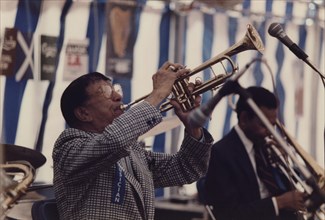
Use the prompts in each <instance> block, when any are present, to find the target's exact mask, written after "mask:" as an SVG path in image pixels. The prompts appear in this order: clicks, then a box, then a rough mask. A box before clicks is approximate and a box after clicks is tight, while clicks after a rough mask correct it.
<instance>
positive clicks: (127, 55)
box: [106, 1, 137, 78]
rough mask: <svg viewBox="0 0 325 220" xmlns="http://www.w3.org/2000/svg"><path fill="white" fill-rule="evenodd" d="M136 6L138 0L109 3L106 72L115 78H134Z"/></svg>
mask: <svg viewBox="0 0 325 220" xmlns="http://www.w3.org/2000/svg"><path fill="white" fill-rule="evenodd" d="M136 8H137V7H136V1H130V2H129V4H119V3H110V4H107V10H106V13H107V16H106V17H107V22H106V24H107V44H106V45H107V49H106V72H107V74H108V75H110V76H112V77H114V78H121V77H122V78H132V69H133V47H134V41H135V38H136V25H134V22H135V20H136V19H135V16H136V13H135V12H136Z"/></svg>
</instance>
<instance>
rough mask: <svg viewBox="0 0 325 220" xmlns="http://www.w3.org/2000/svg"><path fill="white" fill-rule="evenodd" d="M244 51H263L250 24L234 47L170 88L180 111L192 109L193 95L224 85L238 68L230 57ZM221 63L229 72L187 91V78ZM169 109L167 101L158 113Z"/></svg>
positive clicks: (169, 105) (260, 42)
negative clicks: (227, 66)
mask: <svg viewBox="0 0 325 220" xmlns="http://www.w3.org/2000/svg"><path fill="white" fill-rule="evenodd" d="M246 50H257V51H259V52H260V53H263V51H264V45H263V42H262V40H261V38H260V36H259V34H258V32H257V31H256V29H255V28H254V27H253V26H252V25H251V24H248V25H247V30H246V34H245V36H244V37H243V38H242V39H241V40H240V41H239V42H237V43H235V44H234V45H232V46H231V47H230V48H228V49H227V50H225V51H223V52H222V53H220V54H219V55H217V56H215V57H213V58H211V59H209V60H207V61H205V62H204V63H202V64H201V65H200V66H198V67H196V68H194V69H193V70H192V71H191V72H189V73H188V74H186V75H185V76H182V77H180V78H178V79H177V80H176V81H175V83H174V85H173V88H172V96H173V98H174V99H175V100H176V101H177V102H178V103H179V104H180V105H181V108H182V110H183V111H189V110H191V109H193V108H194V97H195V95H199V94H202V93H204V92H206V91H209V90H213V89H217V88H219V87H220V86H222V85H223V84H224V83H225V81H226V80H227V79H228V78H229V77H231V76H232V75H233V74H234V73H235V72H236V71H237V70H238V66H237V65H235V63H234V62H233V60H232V59H231V58H230V57H231V56H233V55H235V54H238V53H240V52H243V51H246ZM222 61H228V62H229V64H230V69H231V71H229V72H227V71H225V73H223V74H219V75H215V76H214V77H213V78H211V79H210V80H208V81H207V82H203V83H202V84H201V85H199V86H197V87H195V88H194V91H193V92H192V93H191V92H190V91H189V89H188V84H189V78H190V77H191V76H193V75H194V74H197V73H199V72H201V71H203V70H204V69H206V68H209V67H210V68H211V66H213V65H215V64H217V63H222ZM148 96H149V95H145V96H143V97H141V98H139V99H137V100H135V101H133V102H131V103H129V104H127V105H122V106H121V109H122V110H125V109H128V108H129V107H131V106H132V105H134V104H136V103H138V102H140V101H142V100H144V99H145V98H147V97H148ZM170 109H172V105H171V104H170V102H169V101H166V102H164V103H163V104H162V105H161V106H160V112H166V111H168V110H170Z"/></svg>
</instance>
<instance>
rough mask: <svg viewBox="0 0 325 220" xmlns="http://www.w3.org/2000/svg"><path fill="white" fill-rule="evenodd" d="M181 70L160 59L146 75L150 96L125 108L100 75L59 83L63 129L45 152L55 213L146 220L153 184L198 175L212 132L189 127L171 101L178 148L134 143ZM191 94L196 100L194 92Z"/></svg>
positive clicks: (79, 218)
mask: <svg viewBox="0 0 325 220" xmlns="http://www.w3.org/2000/svg"><path fill="white" fill-rule="evenodd" d="M188 72H189V70H188V69H185V68H183V66H181V65H180V64H173V63H169V62H166V63H164V64H163V66H162V67H161V68H160V69H159V70H158V71H157V72H156V73H155V74H154V75H153V77H152V79H153V90H152V92H151V93H150V95H149V96H148V97H147V98H145V100H144V101H143V102H141V103H139V104H137V105H135V106H134V107H132V108H130V109H129V110H128V111H125V112H124V111H123V110H122V109H121V106H122V104H123V103H122V96H121V95H120V94H119V93H118V91H116V90H114V88H113V86H112V83H111V81H110V80H109V79H108V78H107V77H105V76H104V75H103V74H100V73H96V72H95V73H89V74H86V75H83V76H81V77H79V78H77V79H76V80H74V81H73V82H72V83H71V84H70V85H69V86H68V87H67V88H66V89H65V91H64V92H63V95H62V97H61V111H62V114H63V116H64V118H65V120H66V122H67V124H68V125H69V127H70V128H67V129H66V130H64V131H63V132H62V134H61V135H60V137H59V138H58V139H57V141H56V143H55V146H54V150H53V161H54V182H53V186H54V191H55V197H56V200H57V206H58V211H59V214H60V219H62V220H65V219H66V220H89V219H112V220H113V219H146V220H153V219H154V210H155V206H154V189H155V188H157V187H169V186H179V185H183V184H188V183H192V182H194V181H195V180H197V179H198V178H199V177H201V176H202V175H204V173H205V172H206V170H207V167H208V160H209V156H210V150H211V145H212V141H213V140H212V137H211V135H210V134H209V133H208V132H207V131H206V130H205V129H204V128H201V127H193V126H189V124H188V115H189V112H182V110H181V108H180V106H179V104H178V103H177V102H176V101H174V100H171V104H172V105H173V106H174V109H175V113H176V114H177V116H178V117H179V119H180V120H181V121H182V122H183V124H184V126H185V137H184V140H183V143H182V146H181V147H180V150H179V151H178V152H177V153H176V154H173V155H172V154H165V153H156V152H151V151H146V150H145V149H144V147H145V146H144V144H143V143H140V142H138V141H137V139H138V137H139V136H140V135H142V134H144V133H145V132H147V131H148V130H150V129H151V128H153V127H154V126H155V125H157V124H158V123H159V122H161V120H162V115H161V113H160V111H159V110H158V107H159V105H160V103H161V102H162V101H163V100H164V99H165V98H166V97H167V96H168V95H169V94H170V93H171V90H172V86H173V84H174V81H175V80H176V79H177V78H179V77H181V76H183V75H184V74H186V73H188ZM189 87H190V88H189V89H190V90H192V89H193V87H194V84H190V85H189ZM195 100H196V101H195V103H196V105H199V103H200V96H197V97H196V98H195Z"/></svg>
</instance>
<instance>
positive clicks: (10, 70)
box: [0, 28, 18, 76]
mask: <svg viewBox="0 0 325 220" xmlns="http://www.w3.org/2000/svg"><path fill="white" fill-rule="evenodd" d="M17 33H18V30H17V29H15V28H6V29H5V33H4V37H3V44H2V45H3V46H2V52H1V57H0V75H5V76H11V75H13V74H14V65H15V61H16V48H17Z"/></svg>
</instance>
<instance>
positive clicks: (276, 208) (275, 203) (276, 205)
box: [272, 197, 279, 216]
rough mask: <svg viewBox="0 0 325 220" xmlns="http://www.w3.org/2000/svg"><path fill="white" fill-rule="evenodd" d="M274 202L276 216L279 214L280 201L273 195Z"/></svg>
mask: <svg viewBox="0 0 325 220" xmlns="http://www.w3.org/2000/svg"><path fill="white" fill-rule="evenodd" d="M272 202H273V207H274V211H275V215H276V216H279V208H278V203H277V202H276V199H275V197H272Z"/></svg>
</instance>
